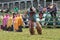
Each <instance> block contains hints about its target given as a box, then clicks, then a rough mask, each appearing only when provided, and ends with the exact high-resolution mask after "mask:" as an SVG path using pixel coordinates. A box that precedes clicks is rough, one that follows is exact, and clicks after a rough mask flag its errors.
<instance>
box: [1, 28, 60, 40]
mask: <svg viewBox="0 0 60 40" xmlns="http://www.w3.org/2000/svg"><path fill="white" fill-rule="evenodd" d="M0 40H60V29H57V28H56V29H55V28H54V29H49V28H43V34H42V35H38V34H37V32H36V34H35V35H30V34H29V30H28V28H27V29H26V28H23V32H7V31H2V30H0Z"/></svg>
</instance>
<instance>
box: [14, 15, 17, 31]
mask: <svg viewBox="0 0 60 40" xmlns="http://www.w3.org/2000/svg"><path fill="white" fill-rule="evenodd" d="M13 28H14V31H17V30H18V18H17V15H16V14H13Z"/></svg>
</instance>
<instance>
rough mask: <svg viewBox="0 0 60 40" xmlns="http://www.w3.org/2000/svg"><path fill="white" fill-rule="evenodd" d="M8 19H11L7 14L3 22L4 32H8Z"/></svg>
mask: <svg viewBox="0 0 60 40" xmlns="http://www.w3.org/2000/svg"><path fill="white" fill-rule="evenodd" d="M8 18H9V14H6V15H5V16H4V17H3V21H2V25H3V30H7V21H8Z"/></svg>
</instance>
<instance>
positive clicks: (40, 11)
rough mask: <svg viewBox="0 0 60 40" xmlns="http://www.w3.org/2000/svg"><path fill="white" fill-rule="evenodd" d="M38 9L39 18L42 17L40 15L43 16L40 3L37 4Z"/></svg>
mask: <svg viewBox="0 0 60 40" xmlns="http://www.w3.org/2000/svg"><path fill="white" fill-rule="evenodd" d="M38 10H39V18H40V19H42V16H43V13H42V11H43V7H42V6H41V5H40V4H39V5H38Z"/></svg>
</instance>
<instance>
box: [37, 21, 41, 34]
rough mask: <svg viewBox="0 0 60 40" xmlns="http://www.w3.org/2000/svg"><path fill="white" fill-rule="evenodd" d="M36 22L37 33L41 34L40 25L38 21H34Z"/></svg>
mask: <svg viewBox="0 0 60 40" xmlns="http://www.w3.org/2000/svg"><path fill="white" fill-rule="evenodd" d="M36 24H37V27H36V29H37V32H38V34H42V27H41V25H40V23H39V22H36Z"/></svg>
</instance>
